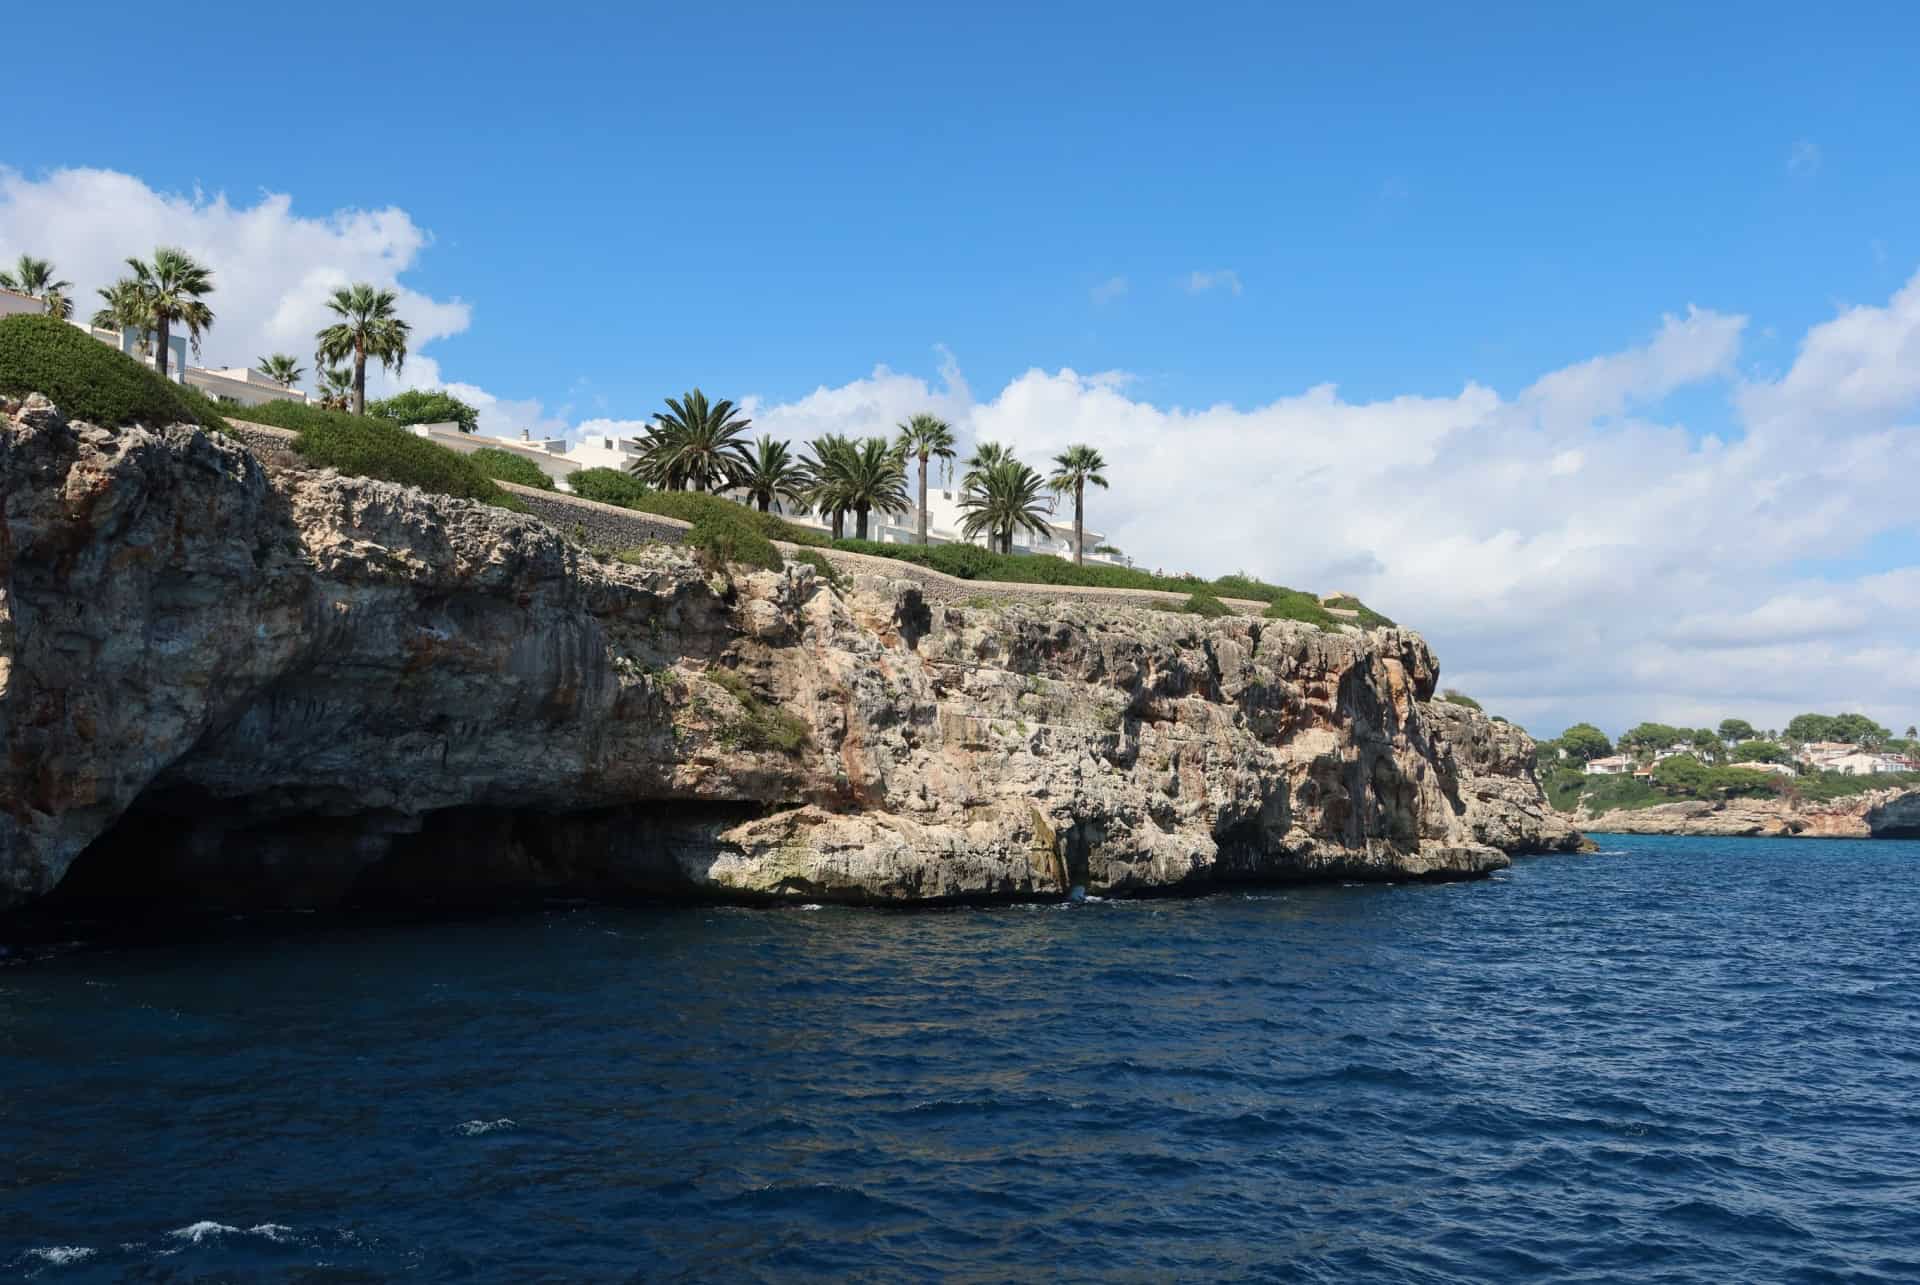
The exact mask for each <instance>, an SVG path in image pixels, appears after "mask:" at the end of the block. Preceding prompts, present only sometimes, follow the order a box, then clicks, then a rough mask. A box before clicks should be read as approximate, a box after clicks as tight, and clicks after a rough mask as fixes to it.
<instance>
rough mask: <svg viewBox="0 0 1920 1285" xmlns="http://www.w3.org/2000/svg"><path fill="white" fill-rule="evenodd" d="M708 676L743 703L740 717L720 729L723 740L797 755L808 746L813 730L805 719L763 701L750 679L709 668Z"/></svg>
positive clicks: (752, 747)
mask: <svg viewBox="0 0 1920 1285" xmlns="http://www.w3.org/2000/svg"><path fill="white" fill-rule="evenodd" d="M707 678H708V679H710V680H711V681H712V682H713V684H714V686H716V687H718V688H720V689H721V690H722V691H724V692H726V693H727V695H729V696H731V697H733V698H734V700H736V701H738V702H739V703H740V709H741V717H740V719H739V721H737V722H734V723H729V724H728V725H727V726H725V727H723V728H722V729H721V731H720V739H721V740H722V741H724V742H728V743H731V744H734V745H738V746H740V747H742V748H744V749H749V750H777V751H779V752H780V753H782V754H797V753H799V752H800V751H801V750H802V749H804V748H805V747H806V744H807V742H808V740H809V739H810V738H811V729H810V728H808V726H807V724H806V721H805V720H804V719H802V718H800V717H799V716H797V715H795V714H791V713H789V712H788V711H786V710H785V709H782V708H780V707H779V706H777V705H769V704H767V703H766V702H765V701H763V700H761V699H760V698H759V697H758V696H756V695H755V694H754V691H753V688H752V686H751V685H750V684H749V683H748V682H747V680H746V679H745V678H743V677H741V676H740V675H739V674H737V673H735V672H734V671H733V670H731V669H710V670H708V671H707Z"/></svg>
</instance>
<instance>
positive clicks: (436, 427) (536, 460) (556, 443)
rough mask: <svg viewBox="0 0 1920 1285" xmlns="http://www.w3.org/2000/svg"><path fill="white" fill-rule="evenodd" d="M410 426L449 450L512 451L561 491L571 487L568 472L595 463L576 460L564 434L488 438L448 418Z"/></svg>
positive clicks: (467, 452)
mask: <svg viewBox="0 0 1920 1285" xmlns="http://www.w3.org/2000/svg"><path fill="white" fill-rule="evenodd" d="M408 428H409V430H410V431H411V432H413V433H414V434H416V435H418V436H420V437H424V438H426V439H427V440H428V441H430V442H433V443H435V444H437V445H440V446H444V447H446V448H447V449H448V450H451V451H458V452H460V454H462V455H469V454H471V453H473V452H474V451H477V450H480V449H482V448H483V447H492V448H494V449H495V450H501V451H509V452H511V453H513V454H515V455H518V456H520V457H521V458H522V459H524V460H526V461H528V462H529V463H531V464H532V465H533V466H534V467H535V468H537V469H539V470H540V471H541V472H542V473H545V474H546V475H547V476H548V477H550V478H552V479H553V482H554V485H555V486H557V487H558V488H559V489H561V490H563V491H564V490H565V489H566V487H567V475H568V474H569V473H573V472H576V471H577V470H579V469H583V468H592V467H593V465H590V464H581V463H577V462H575V461H574V460H573V459H572V457H571V456H569V455H568V454H567V443H566V439H565V438H560V437H544V438H537V439H536V438H530V437H520V438H512V437H487V436H484V435H483V434H480V433H463V432H461V431H460V426H459V425H458V424H455V423H453V422H452V421H447V422H445V423H440V424H410V425H408Z"/></svg>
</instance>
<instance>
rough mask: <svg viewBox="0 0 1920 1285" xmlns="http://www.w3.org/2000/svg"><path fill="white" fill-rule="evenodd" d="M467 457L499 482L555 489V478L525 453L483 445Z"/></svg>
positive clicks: (541, 488)
mask: <svg viewBox="0 0 1920 1285" xmlns="http://www.w3.org/2000/svg"><path fill="white" fill-rule="evenodd" d="M467 458H468V459H470V460H472V461H473V466H474V467H475V468H477V469H479V470H480V471H481V472H482V473H485V474H486V475H487V476H488V477H490V478H493V479H494V480H495V481H497V482H513V483H515V484H516V485H519V486H531V487H535V488H537V489H539V490H542V491H551V490H553V479H552V478H550V477H548V476H547V475H546V473H545V472H543V471H542V470H541V468H540V466H539V465H538V464H535V463H534V462H533V461H532V460H530V459H528V458H527V457H526V456H524V455H515V454H514V453H513V452H512V451H508V450H503V449H501V448H500V447H498V446H483V447H481V448H480V449H479V450H477V451H472V452H469V453H468V455H467Z"/></svg>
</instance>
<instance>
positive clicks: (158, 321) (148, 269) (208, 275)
mask: <svg viewBox="0 0 1920 1285" xmlns="http://www.w3.org/2000/svg"><path fill="white" fill-rule="evenodd" d="M127 266H128V267H129V268H132V269H133V283H134V285H135V287H136V288H137V289H138V290H139V292H140V301H141V306H142V307H143V308H144V309H145V310H146V314H147V317H148V319H149V321H150V322H151V324H152V326H153V328H154V330H155V331H156V332H157V333H158V335H159V344H158V347H159V350H160V351H159V367H160V378H162V379H165V378H166V377H167V358H168V357H169V356H170V353H169V352H168V349H167V331H168V330H169V329H171V328H172V326H173V324H174V323H175V322H179V323H180V324H181V325H182V326H185V327H186V329H187V337H188V339H189V340H190V341H191V342H192V344H193V355H194V356H196V357H198V356H199V355H200V335H201V333H202V332H203V331H207V330H211V329H213V309H211V308H209V307H207V305H206V301H205V300H204V299H202V298H201V296H202V295H208V294H212V293H213V273H212V272H211V271H210V270H209V269H208V268H207V267H205V266H204V265H203V264H200V263H197V262H195V261H194V258H193V256H192V255H190V254H188V253H187V252H186V251H185V250H180V249H176V248H174V247H173V246H167V245H163V246H161V247H159V248H158V249H156V250H155V251H154V252H153V258H152V260H150V261H149V260H145V259H128V260H127Z"/></svg>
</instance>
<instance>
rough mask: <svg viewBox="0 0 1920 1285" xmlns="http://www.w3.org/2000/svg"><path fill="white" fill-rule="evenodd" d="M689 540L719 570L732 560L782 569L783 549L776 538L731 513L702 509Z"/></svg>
mask: <svg viewBox="0 0 1920 1285" xmlns="http://www.w3.org/2000/svg"><path fill="white" fill-rule="evenodd" d="M686 542H687V547H688V548H690V549H694V550H696V551H697V552H698V553H699V554H700V555H701V557H702V560H703V561H704V562H705V563H706V564H707V565H708V566H710V567H712V568H714V569H715V570H718V569H719V568H721V567H723V566H725V565H727V564H728V563H730V562H740V563H745V564H746V565H747V566H750V567H760V568H762V569H764V570H767V571H778V570H779V569H780V566H781V561H780V550H778V549H776V548H774V547H773V541H771V540H769V539H767V537H766V536H764V535H761V534H760V533H759V532H758V531H756V530H754V528H753V525H752V524H751V523H749V522H744V521H742V520H741V519H739V518H738V517H735V516H734V515H732V514H729V513H724V512H707V513H702V514H701V515H700V516H699V517H697V518H695V519H694V523H693V529H692V530H690V531H688V532H687V541H686Z"/></svg>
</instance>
